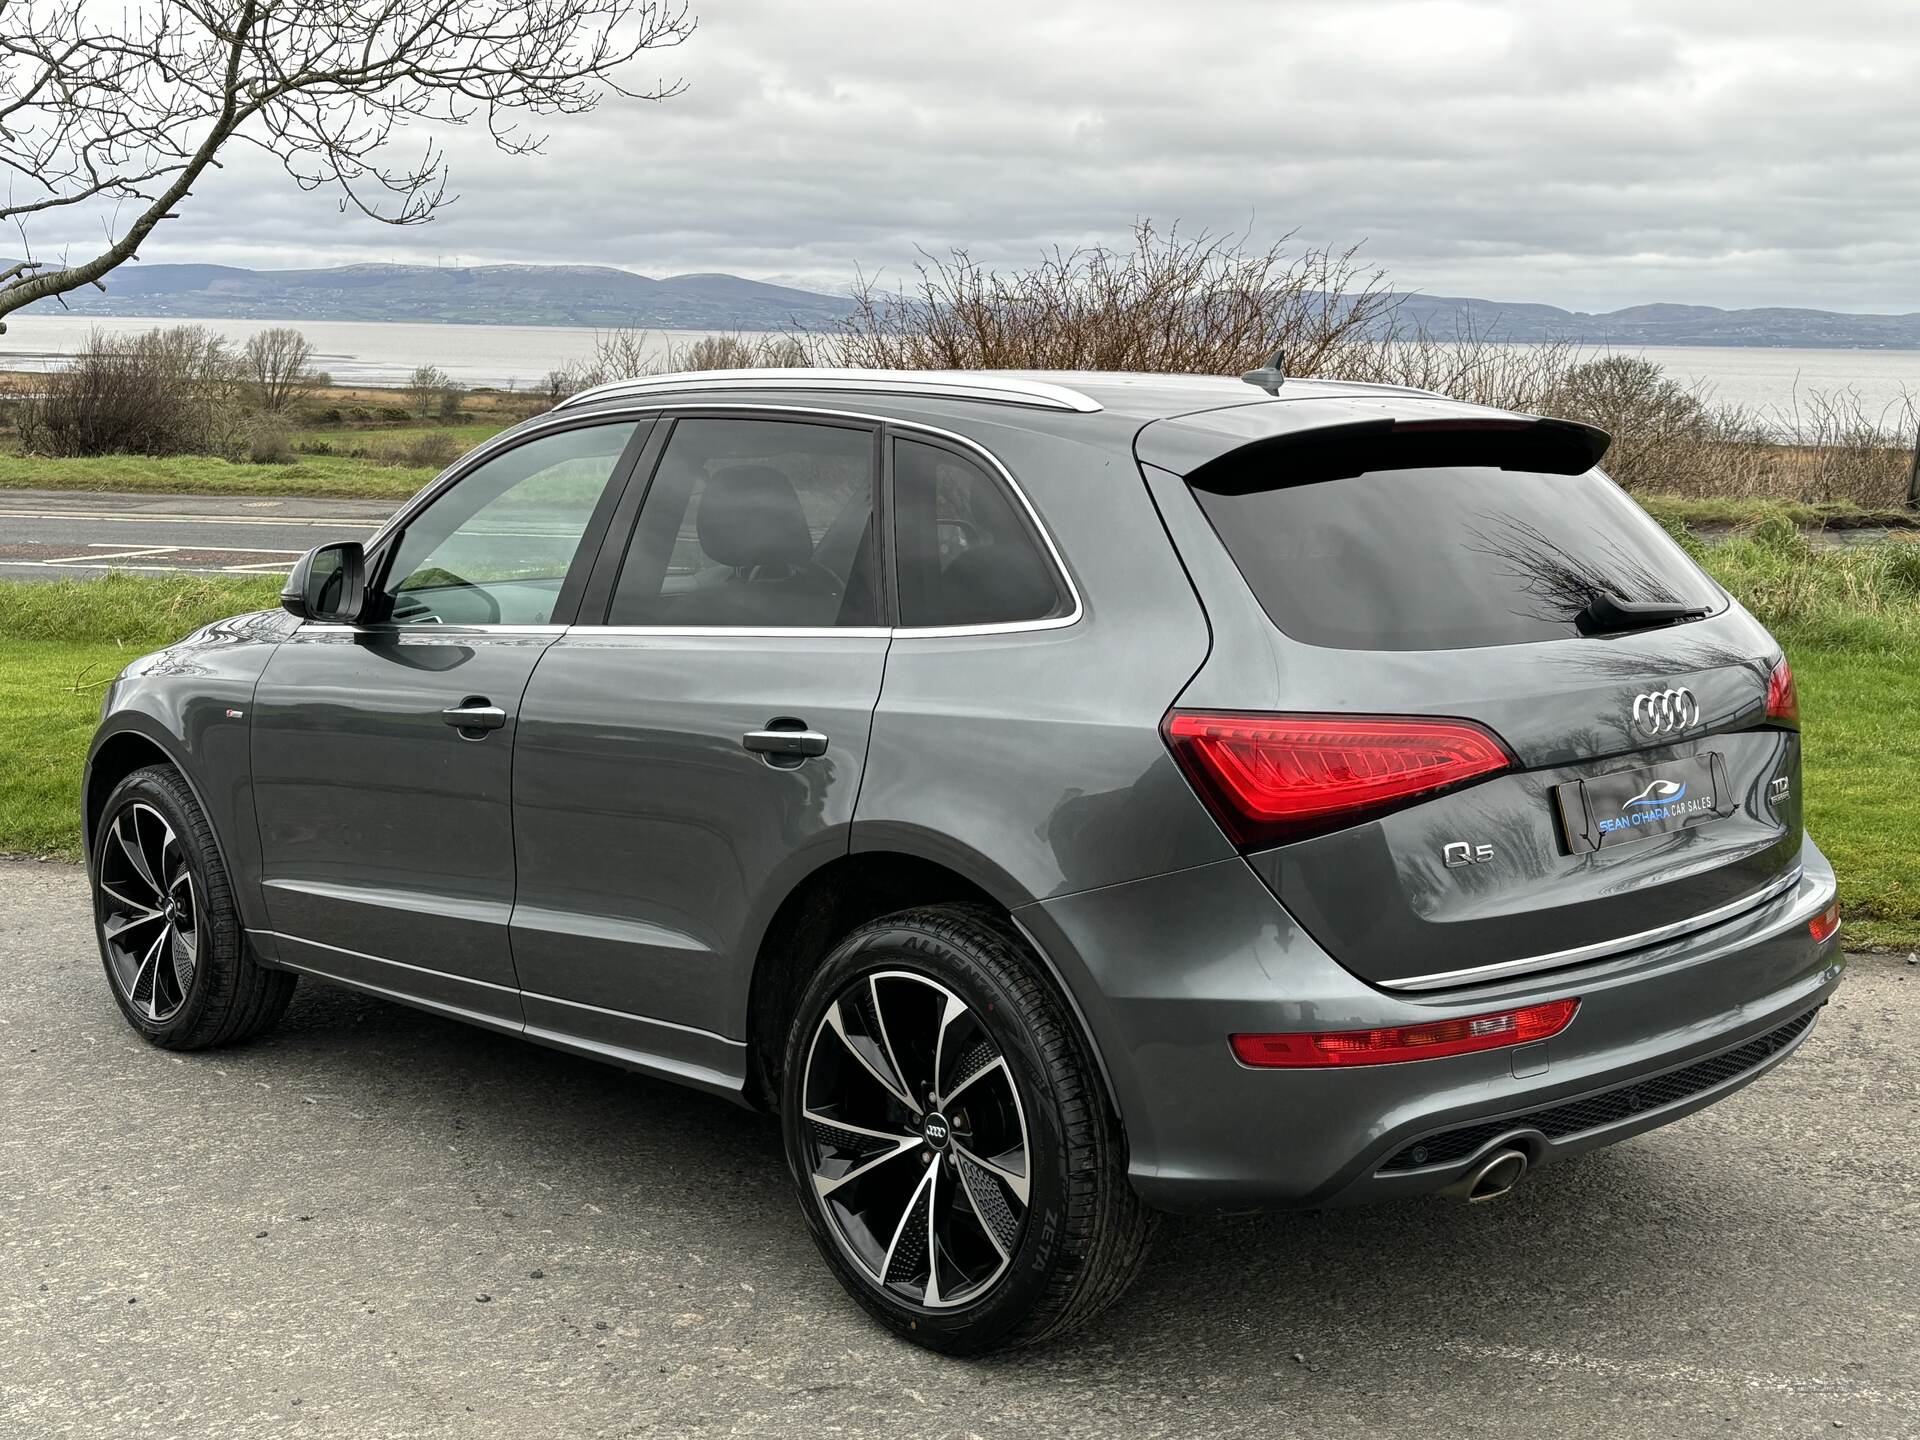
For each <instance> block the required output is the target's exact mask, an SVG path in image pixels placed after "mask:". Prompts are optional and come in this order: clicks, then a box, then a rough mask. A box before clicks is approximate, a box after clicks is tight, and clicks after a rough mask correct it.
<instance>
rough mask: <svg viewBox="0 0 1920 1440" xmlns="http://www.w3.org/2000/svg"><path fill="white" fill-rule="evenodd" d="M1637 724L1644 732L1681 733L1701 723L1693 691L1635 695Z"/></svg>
mask: <svg viewBox="0 0 1920 1440" xmlns="http://www.w3.org/2000/svg"><path fill="white" fill-rule="evenodd" d="M1633 723H1634V725H1635V727H1636V728H1637V729H1639V731H1640V732H1641V733H1642V734H1643V735H1677V734H1679V733H1680V732H1681V731H1682V730H1685V729H1687V728H1688V727H1689V726H1691V725H1697V724H1699V723H1700V703H1699V702H1698V701H1697V700H1695V699H1694V698H1693V692H1692V691H1691V690H1688V689H1685V688H1681V689H1677V690H1648V691H1645V692H1644V693H1642V694H1639V695H1636V696H1634V697H1633Z"/></svg>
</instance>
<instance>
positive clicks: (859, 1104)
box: [802, 970, 1029, 1308]
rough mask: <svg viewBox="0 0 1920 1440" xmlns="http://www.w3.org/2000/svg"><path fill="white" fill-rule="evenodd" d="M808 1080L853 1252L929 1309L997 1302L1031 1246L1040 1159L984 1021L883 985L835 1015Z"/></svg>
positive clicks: (831, 1195)
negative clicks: (1020, 1251) (1028, 1232)
mask: <svg viewBox="0 0 1920 1440" xmlns="http://www.w3.org/2000/svg"><path fill="white" fill-rule="evenodd" d="M829 1032H831V1034H832V1038H831V1039H828V1038H827V1036H828V1033H829ZM806 1067H807V1068H806V1071H805V1075H804V1079H803V1088H802V1115H803V1118H804V1120H805V1122H806V1133H807V1143H808V1160H809V1168H810V1170H811V1179H812V1184H813V1189H814V1194H815V1197H816V1199H817V1201H818V1203H819V1204H820V1206H821V1208H822V1210H823V1211H824V1212H825V1216H826V1218H827V1220H828V1222H829V1224H830V1227H831V1229H833V1230H834V1231H835V1232H836V1233H837V1238H838V1239H839V1240H840V1242H841V1243H842V1244H843V1246H844V1248H845V1249H846V1250H847V1251H848V1252H850V1254H851V1255H852V1257H853V1258H854V1259H855V1260H857V1261H858V1262H859V1265H860V1267H861V1268H862V1269H863V1270H865V1272H866V1273H867V1274H868V1276H869V1277H871V1279H872V1280H873V1281H874V1282H875V1283H877V1284H879V1285H880V1286H882V1287H883V1288H885V1289H887V1290H889V1291H892V1292H894V1293H895V1294H897V1295H899V1296H901V1297H903V1298H905V1299H907V1300H909V1301H912V1302H914V1303H918V1304H921V1305H924V1306H927V1307H929V1308H951V1307H953V1306H957V1305H963V1304H966V1303H969V1302H970V1301H973V1300H976V1299H978V1298H979V1297H980V1296H981V1295H983V1294H984V1293H986V1291H987V1290H988V1289H990V1288H991V1287H992V1286H993V1284H995V1283H996V1282H997V1281H998V1280H999V1279H1000V1278H1001V1276H1002V1275H1004V1274H1005V1273H1006V1272H1007V1270H1008V1269H1009V1267H1010V1266H1011V1265H1012V1262H1013V1255H1014V1253H1015V1250H1016V1249H1017V1247H1018V1244H1019V1239H1020V1232H1021V1228H1022V1226H1023V1225H1024V1223H1025V1219H1026V1214H1027V1207H1028V1195H1029V1183H1028V1179H1027V1170H1028V1164H1029V1159H1028V1149H1027V1144H1028V1142H1027V1129H1026V1118H1025V1114H1024V1112H1023V1110H1022V1108H1021V1101H1020V1096H1019V1091H1018V1087H1017V1085H1016V1083H1015V1081H1014V1077H1013V1071H1012V1069H1011V1067H1010V1066H1009V1065H1008V1064H1007V1062H1006V1059H1005V1057H1004V1056H1003V1055H1002V1053H1001V1051H1000V1048H999V1046H998V1044H997V1043H996V1042H995V1040H994V1039H993V1037H992V1035H991V1034H990V1033H989V1032H988V1031H987V1030H986V1028H985V1026H984V1025H983V1024H982V1022H981V1020H980V1018H979V1017H978V1016H977V1015H975V1014H974V1013H973V1012H972V1011H971V1010H970V1009H969V1008H968V1006H967V1004H966V1002H965V1001H963V1000H961V999H960V997H959V996H957V995H955V994H954V993H953V992H952V991H950V990H948V989H947V988H946V987H945V986H944V985H941V984H939V983H938V982H936V981H933V980H932V979H930V978H928V977H926V976H923V975H919V974H915V973H913V972H909V971H899V970H892V971H876V972H872V973H870V974H868V975H865V976H862V977H860V978H859V979H857V980H855V981H854V982H853V983H852V984H851V985H849V986H848V988H847V989H846V991H844V992H843V993H842V994H841V995H840V996H839V997H838V998H837V999H835V1000H834V1002H833V1003H832V1004H830V1005H829V1006H828V1007H827V1009H826V1011H825V1013H824V1014H823V1016H822V1018H821V1021H820V1025H819V1028H818V1029H817V1030H816V1032H815V1036H814V1042H813V1045H812V1047H811V1048H810V1050H809V1052H808V1056H807V1060H806ZM943 1092H944V1093H943ZM922 1096H924V1098H925V1100H926V1104H925V1105H924V1106H923V1105H921V1104H920V1103H918V1102H919V1098H920V1097H922ZM956 1102H957V1103H956ZM908 1156H915V1157H916V1158H917V1160H918V1162H919V1164H920V1165H921V1166H923V1167H924V1169H921V1170H918V1171H916V1170H915V1169H914V1167H913V1165H912V1164H911V1163H908V1161H907V1160H906V1157H908Z"/></svg>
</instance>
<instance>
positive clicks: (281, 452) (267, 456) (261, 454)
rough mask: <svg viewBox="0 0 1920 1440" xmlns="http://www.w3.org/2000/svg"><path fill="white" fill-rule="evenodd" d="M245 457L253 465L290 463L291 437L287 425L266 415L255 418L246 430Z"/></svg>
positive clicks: (291, 452)
mask: <svg viewBox="0 0 1920 1440" xmlns="http://www.w3.org/2000/svg"><path fill="white" fill-rule="evenodd" d="M247 459H248V460H250V461H252V462H253V463H254V464H255V465H289V464H292V463H293V437H292V436H291V435H289V434H288V433H287V427H286V426H284V425H282V424H280V423H278V422H277V421H275V420H273V419H271V418H268V417H261V418H260V419H257V420H256V421H255V422H254V425H253V428H252V429H251V430H249V431H248V432H247Z"/></svg>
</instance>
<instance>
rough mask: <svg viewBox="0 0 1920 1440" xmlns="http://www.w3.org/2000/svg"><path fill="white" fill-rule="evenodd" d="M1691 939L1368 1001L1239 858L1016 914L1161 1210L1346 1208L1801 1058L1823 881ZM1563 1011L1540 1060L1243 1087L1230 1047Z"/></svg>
mask: <svg viewBox="0 0 1920 1440" xmlns="http://www.w3.org/2000/svg"><path fill="white" fill-rule="evenodd" d="M1801 859H1802V867H1803V868H1802V874H1801V877H1800V880H1799V883H1798V884H1797V885H1796V886H1795V887H1794V888H1793V889H1791V890H1790V891H1788V892H1787V893H1785V894H1783V895H1782V896H1780V897H1779V898H1778V899H1776V900H1775V901H1773V902H1772V903H1770V904H1768V905H1765V906H1763V907H1761V908H1759V909H1757V910H1754V911H1751V912H1749V913H1747V914H1744V915H1741V916H1739V917H1738V918H1736V919H1735V920H1733V921H1731V922H1729V923H1727V924H1725V925H1722V926H1719V927H1716V928H1714V929H1711V930H1705V931H1699V932H1696V933H1693V934H1690V935H1687V936H1685V937H1684V938H1682V939H1679V940H1675V941H1673V942H1671V943H1668V944H1665V945H1660V946H1656V947H1653V948H1650V949H1647V950H1643V951H1639V952H1636V953H1634V954H1632V955H1626V956H1620V957H1617V958H1614V959H1612V960H1609V961H1607V962H1606V963H1604V964H1594V965H1588V966H1583V967H1580V968H1577V969H1571V970H1565V971H1560V972H1557V973H1555V974H1552V975H1547V976H1530V977H1526V978H1525V979H1523V980H1516V981H1511V982H1507V983H1496V984H1488V985H1482V986H1477V987H1475V988H1473V989H1471V990H1450V991H1446V992H1443V993H1433V994H1418V995H1416V994H1404V993H1389V992H1386V991H1384V990H1381V989H1378V988H1376V987H1374V986H1372V985H1369V984H1367V983H1366V982H1364V981H1362V980H1360V979H1358V978H1357V977H1355V976H1354V975H1352V974H1351V973H1349V972H1348V971H1346V970H1345V969H1343V968H1342V967H1341V966H1340V965H1338V964H1337V963H1336V962H1334V961H1333V960H1332V959H1331V958H1330V957H1328V956H1327V955H1326V953H1325V952H1324V951H1322V950H1321V949H1320V947H1319V946H1318V945H1317V944H1316V943H1315V942H1314V941H1313V940H1312V939H1311V938H1310V937H1309V936H1308V935H1307V934H1306V933H1305V932H1304V931H1302V930H1301V929H1300V928H1299V927H1298V926H1297V925H1296V924H1295V923H1294V922H1293V920H1292V918H1291V917H1290V916H1289V915H1288V914H1287V912H1286V911H1285V910H1284V909H1283V908H1282V907H1281V906H1280V905H1279V904H1278V903H1277V902H1276V901H1275V899H1274V898H1273V894H1272V892H1271V891H1270V890H1268V889H1267V887H1266V886H1265V885H1264V884H1262V883H1261V882H1260V880H1259V878H1258V877H1257V876H1255V875H1254V873H1253V872H1252V870H1251V869H1249V868H1248V866H1247V865H1246V864H1245V863H1244V862H1243V861H1240V860H1231V861H1222V862H1219V863H1217V864H1212V865H1205V866H1201V867H1198V868H1196V869H1192V870H1186V871H1180V872H1177V873H1175V874H1172V875H1164V876H1159V877H1156V878H1154V879H1151V880H1142V881H1137V882H1134V883H1132V884H1128V885H1119V886H1111V887H1108V888H1105V889H1102V890H1096V891H1089V892H1086V893H1083V894H1079V895H1070V896H1064V897H1062V898H1060V899H1057V900H1049V901H1043V902H1040V903H1038V904H1035V905H1030V906H1027V907H1024V908H1023V909H1021V910H1020V911H1018V912H1017V913H1016V916H1015V918H1016V919H1017V920H1019V922H1020V923H1021V924H1022V925H1023V927H1025V928H1026V930H1027V932H1028V933H1029V935H1031V936H1032V938H1033V939H1034V940H1035V942H1036V943H1037V944H1038V945H1039V946H1040V948H1041V949H1042V950H1043V951H1044V952H1045V953H1046V954H1047V955H1048V957H1049V958H1050V959H1052V961H1053V962H1054V964H1055V966H1056V968H1057V969H1058V970H1059V972H1060V975H1061V978H1062V979H1063V980H1064V981H1065V982H1066V984H1067V987H1068V989H1069V990H1070V991H1071V992H1072V994H1073V997H1074V1000H1075V1002H1076V1003H1077V1005H1078V1006H1079V1008H1080V1010H1081V1011H1082V1013H1083V1015H1084V1016H1085V1018H1086V1021H1087V1024H1088V1027H1089V1029H1090V1031H1091V1032H1092V1034H1093V1037H1094V1039H1095V1042H1096V1044H1097V1046H1098V1048H1099V1051H1100V1057H1101V1063H1102V1065H1103V1066H1104V1068H1105V1070H1106V1072H1107V1078H1108V1080H1109V1083H1110V1085H1111V1087H1112V1090H1113V1093H1114V1095H1115V1098H1116V1100H1117V1102H1118V1104H1119V1108H1120V1113H1121V1119H1122V1121H1123V1123H1124V1124H1125V1126H1126V1130H1127V1138H1128V1145H1129V1154H1130V1173H1131V1177H1132V1180H1133V1183H1134V1186H1135V1188H1136V1189H1137V1190H1138V1191H1139V1192H1140V1194H1141V1196H1142V1197H1143V1198H1144V1199H1146V1200H1147V1201H1148V1203H1150V1204H1152V1205H1155V1206H1157V1207H1159V1208H1161V1209H1166V1210H1175V1211H1199V1210H1220V1209H1249V1208H1268V1207H1278V1208H1289V1207H1321V1206H1330V1205H1345V1204H1354V1203H1359V1202H1363V1201H1369V1200H1374V1199H1385V1198H1389V1197H1393V1196H1398V1195H1408V1194H1417V1193H1422V1192H1426V1191H1432V1190H1437V1189H1441V1188H1443V1187H1444V1186H1446V1185H1448V1184H1449V1183H1451V1182H1452V1181H1454V1180H1455V1179H1458V1178H1459V1177H1460V1176H1461V1175H1462V1174H1464V1173H1465V1172H1466V1171H1467V1170H1468V1169H1470V1168H1471V1167H1472V1165H1473V1163H1474V1161H1475V1159H1476V1158H1479V1157H1483V1156H1484V1155H1485V1154H1486V1153H1487V1152H1488V1151H1490V1150H1492V1149H1495V1148H1498V1147H1500V1146H1502V1145H1506V1144H1514V1145H1517V1146H1518V1147H1520V1148H1523V1149H1525V1150H1527V1151H1528V1152H1529V1156H1530V1158H1531V1159H1532V1160H1533V1162H1534V1163H1536V1164H1538V1163H1542V1162H1544V1161H1547V1160H1551V1159H1554V1158H1557V1157H1559V1156H1561V1155H1567V1154H1574V1153H1578V1152H1579V1151H1582V1150H1588V1149H1592V1148H1594V1147H1596V1146H1599V1145H1605V1144H1610V1143H1612V1142H1613V1141H1615V1140H1620V1139H1624V1138H1626V1137H1627V1136H1630V1135H1634V1134H1638V1133H1640V1132H1642V1131H1645V1130H1649V1129H1652V1128H1654V1127H1655V1126H1657V1125H1662V1124H1665V1123H1667V1122H1668V1121H1671V1120H1675V1119H1678V1118H1679V1117H1681V1116H1682V1115H1686V1114H1689V1113H1691V1112H1692V1111H1695V1110H1698V1109H1700V1108H1701V1107H1703V1106H1705V1105H1709V1104H1711V1103H1713V1102H1714V1101H1715V1100H1718V1099H1720V1098H1722V1097H1724V1096H1725V1095H1728V1094H1730V1093H1732V1091H1734V1090H1736V1089H1739V1088H1740V1087H1741V1086H1742V1085H1745V1084H1747V1083H1748V1082H1750V1081H1752V1080H1753V1079H1755V1078H1757V1077H1758V1076H1760V1075H1761V1074H1764V1073H1765V1072H1766V1071H1767V1070H1768V1069H1770V1068H1772V1067H1773V1066H1774V1065H1777V1064H1779V1063H1780V1062H1781V1061H1782V1060H1783V1059H1785V1058H1786V1056H1787V1055H1789V1054H1791V1053H1792V1051H1793V1050H1794V1049H1795V1048H1797V1046H1798V1045H1799V1044H1800V1043H1802V1041H1803V1040H1804V1039H1805V1037H1806V1035H1807V1034H1808V1033H1809V1032H1810V1030H1811V1028H1812V1015H1813V1013H1814V1012H1815V1011H1817V1010H1818V1008H1819V1007H1820V1006H1821V1005H1822V1004H1824V1003H1825V1001H1826V999H1827V997H1828V996H1829V995H1830V994H1831V993H1832V992H1833V990H1834V988H1835V987H1836V986H1837V985H1838V984H1839V983H1840V979H1841V976H1842V974H1843V971H1844V967H1845V959H1844V957H1843V955H1842V954H1841V952H1840V950H1839V943H1838V941H1837V939H1834V938H1829V939H1828V940H1827V941H1825V942H1824V943H1822V944H1820V945H1815V944H1814V943H1813V940H1812V937H1811V936H1810V935H1809V933H1808V930H1807V921H1808V920H1809V919H1810V918H1812V916H1814V915H1816V914H1818V913H1819V912H1820V911H1821V910H1823V909H1824V908H1825V907H1826V906H1827V904H1828V903H1830V902H1831V900H1832V898H1833V893H1834V882H1833V871H1832V868H1831V867H1830V866H1829V865H1828V864H1827V861H1826V858H1825V857H1824V856H1823V855H1821V854H1820V852H1819V850H1818V849H1816V848H1815V847H1814V845H1813V843H1812V842H1811V841H1808V842H1807V843H1806V845H1805V848H1804V850H1803V853H1802V857H1801ZM1564 996H1578V997H1579V998H1580V1002H1581V1004H1580V1011H1579V1014H1578V1015H1577V1016H1576V1017H1575V1020H1574V1022H1573V1024H1572V1025H1571V1026H1569V1027H1568V1029H1567V1030H1566V1031H1564V1032H1563V1033H1562V1034H1560V1035H1557V1036H1555V1037H1554V1038H1553V1039H1552V1040H1550V1041H1545V1042H1541V1043H1540V1044H1537V1045H1531V1046H1525V1047H1519V1048H1516V1049H1507V1050H1494V1051H1486V1052H1482V1053H1480V1054H1474V1055H1461V1056H1454V1057H1449V1058H1445V1059H1438V1060H1422V1061H1414V1062H1410V1063H1405V1064H1397V1065H1375V1066H1362V1067H1353V1068H1347V1069H1338V1070H1251V1069H1248V1068H1246V1067H1244V1066H1242V1065H1240V1064H1239V1062H1238V1061H1236V1060H1235V1059H1234V1058H1233V1056H1232V1054H1231V1053H1230V1051H1229V1050H1228V1048H1227V1036H1228V1035H1229V1034H1231V1033H1233V1032H1234V1031H1249V1030H1251V1031H1263V1030H1264V1031H1296V1030H1348V1029H1362V1028H1367V1027H1372V1026H1386V1025H1406V1024H1413V1023H1418V1022H1421V1021H1430V1020H1435V1019H1440V1018H1446V1017H1451V1016H1457V1015H1473V1014H1479V1013H1483V1012H1485V1011H1488V1010H1497V1009H1508V1008H1513V1007H1516V1006H1520V1005H1526V1004H1532V1003H1535V1002H1537V1001H1545V1000H1553V999H1558V998H1561V997H1564Z"/></svg>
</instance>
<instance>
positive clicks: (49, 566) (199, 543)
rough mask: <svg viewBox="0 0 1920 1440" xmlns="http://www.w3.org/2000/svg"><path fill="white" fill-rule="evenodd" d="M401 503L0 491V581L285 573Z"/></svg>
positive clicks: (356, 535)
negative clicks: (121, 574)
mask: <svg viewBox="0 0 1920 1440" xmlns="http://www.w3.org/2000/svg"><path fill="white" fill-rule="evenodd" d="M398 503H399V502H397V501H392V500H314V499H297V498H295V499H286V498H275V497H272V496H260V495H220V496H212V495H106V494H95V493H91V492H87V491H77V490H0V579H4V580H60V579H80V580H84V579H88V578H91V577H94V576H98V575H104V574H105V573H106V572H107V571H109V570H127V571H132V572H134V573H136V574H142V575H167V574H174V573H178V572H181V571H186V572H189V573H194V574H239V575H245V574H256V575H284V574H285V573H286V572H287V570H288V569H289V568H291V567H292V565H293V562H294V561H295V560H297V559H298V558H299V557H300V556H301V555H302V554H304V553H305V552H306V551H308V550H311V549H312V548H313V547H314V546H316V545H325V544H328V543H330V542H332V541H336V540H364V539H366V538H367V536H369V535H370V534H372V533H373V531H374V530H375V529H376V528H377V527H378V526H379V524H380V522H381V521H383V520H385V519H386V518H387V516H388V515H390V514H392V513H393V511H394V509H395V508H396V506H397V505H398Z"/></svg>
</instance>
